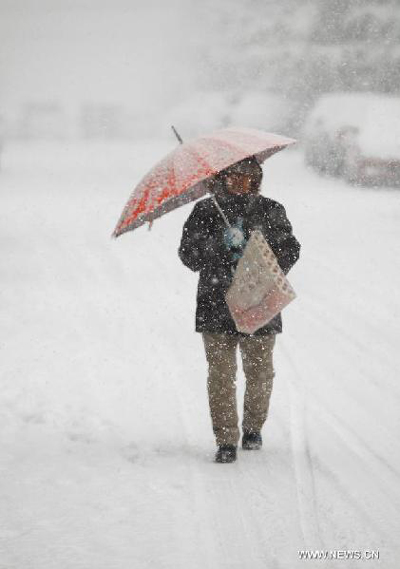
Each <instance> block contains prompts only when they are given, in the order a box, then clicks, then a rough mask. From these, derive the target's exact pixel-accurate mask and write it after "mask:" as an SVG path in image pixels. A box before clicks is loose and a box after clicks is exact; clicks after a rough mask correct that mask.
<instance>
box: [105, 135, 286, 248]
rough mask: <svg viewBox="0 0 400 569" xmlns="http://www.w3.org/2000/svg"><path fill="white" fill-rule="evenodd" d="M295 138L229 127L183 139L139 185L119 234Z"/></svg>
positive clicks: (192, 197) (204, 190) (197, 194)
mask: <svg viewBox="0 0 400 569" xmlns="http://www.w3.org/2000/svg"><path fill="white" fill-rule="evenodd" d="M295 142H296V141H295V140H294V139H293V138H287V137H285V136H280V135H278V134H272V133H269V132H263V131H261V130H256V129H251V128H226V129H223V130H218V131H215V132H213V133H211V134H209V135H206V136H201V137H199V138H196V139H195V140H192V141H189V142H184V143H182V144H180V145H179V146H178V147H177V148H176V149H175V150H173V151H172V152H170V153H169V154H168V155H167V156H166V157H165V158H163V159H162V160H161V161H160V162H158V163H157V164H156V165H155V166H154V167H153V168H152V169H151V170H150V172H148V173H147V174H146V176H145V177H144V178H143V179H142V180H141V181H140V182H139V184H138V185H137V186H136V188H135V189H134V191H133V192H132V194H131V196H130V198H129V200H128V202H127V204H126V206H125V208H124V210H123V212H122V215H121V217H120V219H119V222H118V224H117V227H116V228H115V230H114V233H113V236H114V237H118V236H119V235H121V234H122V233H125V232H126V231H129V230H132V229H136V228H137V227H140V226H141V225H143V224H144V223H146V222H152V221H153V220H154V219H156V218H157V217H160V216H161V215H164V213H167V212H168V211H171V210H173V209H175V208H177V207H180V206H181V205H183V204H186V203H188V202H190V201H193V200H196V199H198V198H200V197H202V196H204V195H205V194H206V193H207V188H206V185H205V184H204V183H203V182H204V181H205V180H206V179H207V178H210V177H211V176H214V175H215V174H218V172H220V171H221V170H224V169H225V168H228V166H231V165H232V164H235V163H236V162H240V161H241V160H244V159H245V158H249V157H250V156H255V157H256V159H257V160H258V162H260V163H261V162H263V161H264V160H265V159H266V158H268V157H269V156H272V154H275V152H278V151H279V150H282V149H283V148H286V146H289V145H290V144H293V143H295Z"/></svg>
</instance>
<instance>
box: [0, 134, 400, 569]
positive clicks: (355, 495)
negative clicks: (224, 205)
mask: <svg viewBox="0 0 400 569" xmlns="http://www.w3.org/2000/svg"><path fill="white" fill-rule="evenodd" d="M172 146H173V142H172V143H169V144H164V145H161V144H159V145H155V144H154V143H151V142H149V143H142V144H138V145H131V146H130V147H129V146H127V145H117V144H115V145H110V146H106V145H92V146H85V145H83V144H82V145H80V146H79V147H76V146H68V145H62V144H60V145H58V146H54V147H51V146H50V145H36V146H31V145H29V144H27V145H16V144H15V145H10V146H9V147H8V149H6V153H5V156H4V160H3V171H2V172H1V173H0V184H1V192H0V200H1V210H0V217H1V226H0V232H1V233H0V235H1V243H2V256H1V260H0V272H1V282H2V288H1V303H2V308H1V313H2V322H1V331H2V334H1V352H2V356H1V358H2V369H1V396H0V437H1V458H0V478H1V484H0V568H1V569H77V568H82V569H128V568H131V567H135V568H136V567H137V568H140V569H147V568H157V569H164V568H168V569H169V568H171V569H181V568H182V569H183V568H184V569H188V568H190V569H192V568H193V569H196V568H200V567H201V568H207V569H220V568H230V569H231V568H238V569H239V568H240V569H242V568H243V569H244V568H246V569H247V568H249V569H261V568H268V569H275V568H276V569H279V568H283V569H293V568H295V567H305V566H307V564H308V563H307V561H306V560H299V556H298V550H305V549H310V550H319V549H321V550H328V551H334V550H342V551H360V552H363V553H364V552H365V551H371V550H379V557H380V558H379V560H376V559H375V560H370V561H367V560H364V561H357V560H355V559H348V560H344V559H339V560H337V561H334V560H329V561H328V560H327V561H325V562H324V561H320V562H319V563H318V565H323V566H327V567H352V568H353V567H354V568H356V567H371V568H374V567H378V566H379V567H384V568H385V569H392V568H393V569H395V568H396V567H398V561H397V558H398V556H399V554H400V548H399V545H398V538H397V536H398V535H400V520H399V511H400V484H399V481H400V458H399V450H398V446H399V445H398V433H399V431H400V429H399V427H400V414H399V404H400V385H399V378H398V375H399V370H400V350H399V348H398V341H399V337H400V325H399V316H400V293H399V290H400V278H399V275H400V260H399V257H398V255H397V252H398V243H399V238H400V224H399V220H400V192H399V191H395V190H390V189H380V190H374V189H361V188H353V187H350V186H347V185H345V184H344V183H343V182H341V181H338V180H331V179H323V178H320V177H318V176H317V175H316V174H314V173H313V172H311V171H309V170H307V169H306V168H305V167H304V165H303V159H302V154H301V152H300V151H287V152H286V153H285V152H282V153H281V154H280V155H277V156H275V157H273V158H271V159H270V161H268V162H267V163H266V165H265V167H264V172H265V174H264V183H263V193H264V194H265V195H270V196H271V197H273V198H275V199H277V200H278V201H281V202H282V203H283V204H284V205H285V206H286V209H287V213H288V216H289V218H290V219H291V221H292V223H293V226H294V230H295V234H296V236H297V237H298V239H299V240H300V241H301V243H302V246H303V249H302V256H301V260H300V261H299V263H298V265H297V266H296V267H295V268H294V269H293V271H292V272H291V274H290V280H291V282H292V284H293V286H294V288H295V289H296V291H297V294H298V298H297V299H296V301H295V302H293V303H292V305H290V307H288V308H287V311H286V312H285V314H284V333H283V334H282V335H281V336H280V337H279V339H278V341H277V348H276V358H275V368H276V379H275V386H274V392H273V397H272V404H271V412H270V417H269V420H268V423H267V425H266V427H265V429H264V440H265V446H264V449H263V450H262V452H260V453H244V452H242V451H240V453H239V458H238V462H237V463H236V464H234V465H216V464H214V463H213V461H212V459H213V454H214V441H213V437H212V432H211V425H210V419H209V416H208V403H207V396H206V385H205V375H206V364H205V358H204V355H203V348H202V343H201V338H200V336H198V335H196V334H195V333H194V332H193V327H194V302H195V294H196V283H197V275H195V274H192V273H190V272H189V271H188V270H187V269H186V268H185V267H183V266H182V265H181V264H180V261H179V259H178V257H177V254H176V250H177V247H178V244H179V239H180V233H181V227H182V224H183V222H184V220H185V219H186V217H187V215H188V214H189V212H190V210H191V207H192V206H191V205H188V206H186V207H185V208H182V209H181V210H178V211H175V212H173V213H171V214H169V215H168V216H166V217H164V218H163V219H161V220H159V221H156V222H155V224H154V227H153V230H152V232H151V233H149V232H148V231H147V229H146V228H141V229H139V230H137V231H136V232H135V233H132V234H127V235H125V236H122V237H121V238H119V239H118V240H117V241H112V240H111V239H110V234H111V232H112V230H113V229H114V225H115V223H116V221H117V219H118V216H119V214H120V211H121V209H122V206H123V204H124V203H125V201H126V199H127V197H128V194H129V189H130V188H131V187H132V185H133V184H134V182H135V181H137V180H138V178H139V177H140V176H141V175H143V173H144V172H145V171H146V169H147V168H148V167H149V166H150V165H151V164H152V163H153V162H154V161H155V160H156V159H158V158H160V157H161V156H162V155H163V154H164V152H166V151H167V150H169V149H170V148H171V147H172ZM242 396H243V374H242V373H240V375H239V378H238V400H239V401H241V399H242ZM309 563H311V564H312V561H310V562H309ZM314 564H315V562H314Z"/></svg>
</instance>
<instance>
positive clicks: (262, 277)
mask: <svg viewBox="0 0 400 569" xmlns="http://www.w3.org/2000/svg"><path fill="white" fill-rule="evenodd" d="M294 298H296V293H295V292H294V290H293V288H292V286H291V285H290V283H289V281H288V280H287V278H286V276H285V275H284V273H283V272H282V270H281V268H280V267H279V265H278V261H277V259H276V257H275V254H274V252H273V251H272V249H271V247H270V246H269V245H268V243H267V242H266V240H265V239H264V236H263V235H262V233H261V232H260V231H258V230H256V231H253V232H252V234H251V236H250V239H249V241H248V243H247V245H246V247H245V250H244V252H243V255H242V257H241V258H240V260H239V262H238V265H237V268H236V271H235V274H234V277H233V281H232V284H231V286H230V288H229V290H228V292H227V293H226V297H225V299H226V302H227V304H228V307H229V310H230V313H231V315H232V318H233V320H234V321H235V324H236V328H237V330H238V331H239V332H244V333H246V334H254V332H256V331H257V330H258V329H259V328H262V327H263V326H265V325H266V324H267V323H268V322H269V321H270V320H272V318H273V317H274V316H276V315H277V314H278V313H279V312H281V310H282V309H283V308H285V306H287V305H288V304H289V303H290V302H291V301H292V300H293V299H294Z"/></svg>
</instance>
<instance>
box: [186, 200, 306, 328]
mask: <svg viewBox="0 0 400 569" xmlns="http://www.w3.org/2000/svg"><path fill="white" fill-rule="evenodd" d="M218 202H219V204H220V206H221V208H222V210H223V211H224V213H225V215H226V216H227V218H228V220H229V222H230V223H231V224H232V225H236V224H238V223H239V224H240V223H241V222H242V227H243V231H244V234H245V237H246V240H248V239H249V237H250V233H251V231H252V230H254V229H259V230H260V231H261V232H262V234H263V235H264V237H265V239H266V240H267V242H268V243H269V245H270V246H271V248H272V250H273V252H274V253H275V255H276V257H277V259H278V263H279V265H280V267H281V269H282V270H283V272H284V273H285V274H286V273H288V271H289V270H290V268H291V267H292V266H293V265H294V263H295V262H296V261H297V259H298V258H299V252H300V244H299V243H298V241H297V239H296V238H295V237H294V235H293V234H292V226H291V224H290V222H289V220H288V218H287V217H286V212H285V208H284V207H283V206H282V205H281V204H280V203H278V202H276V201H274V200H271V199H269V198H266V197H264V196H261V195H239V196H237V195H224V196H219V197H218ZM240 218H242V219H240ZM225 229H226V225H225V223H224V221H223V219H222V217H221V214H220V213H219V212H218V210H217V208H216V206H215V204H214V203H213V200H212V199H211V198H208V199H205V200H202V201H200V202H197V203H196V205H195V206H194V209H193V211H192V213H191V214H190V216H189V218H188V219H187V221H186V223H185V225H184V227H183V233H182V240H181V244H180V248H179V257H180V259H181V260H182V262H183V264H184V265H186V266H187V267H189V269H191V270H192V271H200V279H199V285H198V291H197V310H196V331H197V332H218V333H228V334H239V332H237V330H236V327H235V323H234V321H233V320H232V317H231V315H230V312H229V308H228V306H227V304H226V302H225V294H226V292H227V290H228V288H229V286H230V284H231V282H232V277H233V273H234V270H235V268H236V265H237V260H235V255H234V253H235V250H234V249H233V250H231V251H229V250H228V249H227V248H226V246H225V243H224V238H223V235H224V231H225ZM236 252H237V251H236ZM236 257H237V256H236ZM281 331H282V320H281V315H280V314H278V315H277V316H275V318H273V319H272V320H271V321H270V322H269V323H268V324H267V325H266V326H264V327H263V328H260V329H259V330H257V332H256V333H255V335H263V334H276V333H279V332H281Z"/></svg>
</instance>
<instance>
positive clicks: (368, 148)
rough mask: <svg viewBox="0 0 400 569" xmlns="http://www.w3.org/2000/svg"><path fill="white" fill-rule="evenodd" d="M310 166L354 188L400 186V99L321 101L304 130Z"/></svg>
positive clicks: (351, 96)
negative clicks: (346, 182)
mask: <svg viewBox="0 0 400 569" xmlns="http://www.w3.org/2000/svg"><path fill="white" fill-rule="evenodd" d="M303 140H304V144H305V160H306V163H307V164H308V165H309V166H311V167H312V168H314V169H315V170H317V171H318V172H321V173H323V174H327V175H332V176H340V177H343V178H344V179H346V180H347V181H348V182H350V183H352V184H360V185H388V186H400V98H398V97H391V96H386V95H381V94H379V95H377V94H373V93H336V94H330V95H325V96H324V97H321V99H319V101H318V102H317V103H316V105H315V107H314V109H313V110H312V111H311V113H310V115H309V116H308V119H307V121H306V124H305V128H304V134H303Z"/></svg>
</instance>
